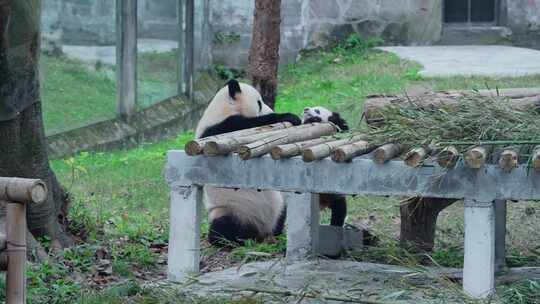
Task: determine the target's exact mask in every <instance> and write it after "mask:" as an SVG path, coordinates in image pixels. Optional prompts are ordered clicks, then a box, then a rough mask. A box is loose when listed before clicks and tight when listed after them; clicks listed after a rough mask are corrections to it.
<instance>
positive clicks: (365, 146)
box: [332, 140, 377, 163]
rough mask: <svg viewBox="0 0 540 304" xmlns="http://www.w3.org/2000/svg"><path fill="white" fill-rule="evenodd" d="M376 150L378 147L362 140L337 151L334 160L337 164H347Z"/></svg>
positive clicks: (333, 154)
mask: <svg viewBox="0 0 540 304" xmlns="http://www.w3.org/2000/svg"><path fill="white" fill-rule="evenodd" d="M376 148H377V146H376V145H374V144H370V143H369V142H367V141H365V140H360V141H357V142H354V143H352V144H347V145H343V146H341V147H338V148H337V149H335V150H334V151H333V152H332V160H333V161H335V162H336V163H346V162H349V161H351V160H352V159H353V158H355V157H357V156H359V155H363V154H367V153H370V152H371V151H373V150H374V149H376Z"/></svg>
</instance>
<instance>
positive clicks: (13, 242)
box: [0, 177, 47, 304]
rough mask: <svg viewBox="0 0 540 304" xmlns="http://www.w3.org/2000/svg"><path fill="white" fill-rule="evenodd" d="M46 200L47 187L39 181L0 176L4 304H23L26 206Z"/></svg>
mask: <svg viewBox="0 0 540 304" xmlns="http://www.w3.org/2000/svg"><path fill="white" fill-rule="evenodd" d="M46 199H47V187H46V186H45V183H43V182H42V181H40V180H35V179H23V178H5V177H0V203H1V205H2V209H5V231H0V239H1V240H0V242H1V244H2V245H3V246H2V247H1V248H0V252H1V255H0V256H1V258H0V270H2V271H6V270H7V277H6V281H7V282H6V303H7V304H21V303H26V205H27V204H39V203H42V202H44V201H45V200H46Z"/></svg>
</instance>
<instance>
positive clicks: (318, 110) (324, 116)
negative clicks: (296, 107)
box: [302, 106, 334, 123]
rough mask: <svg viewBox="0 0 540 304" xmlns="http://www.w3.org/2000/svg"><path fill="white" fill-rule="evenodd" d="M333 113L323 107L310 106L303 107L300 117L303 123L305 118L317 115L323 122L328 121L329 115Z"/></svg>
mask: <svg viewBox="0 0 540 304" xmlns="http://www.w3.org/2000/svg"><path fill="white" fill-rule="evenodd" d="M333 114H334V113H333V112H332V111H330V110H328V109H327V108H324V107H320V106H319V107H312V108H305V109H304V116H303V117H302V123H305V122H306V121H307V120H309V119H310V118H313V117H319V118H320V119H321V120H322V121H323V122H328V121H329V119H330V117H332V115H333Z"/></svg>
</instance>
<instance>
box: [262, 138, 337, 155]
mask: <svg viewBox="0 0 540 304" xmlns="http://www.w3.org/2000/svg"><path fill="white" fill-rule="evenodd" d="M329 141H332V139H331V138H315V139H310V140H305V141H301V142H298V143H292V144H286V145H279V146H277V147H274V148H273V149H272V151H270V155H271V156H272V159H274V160H278V159H282V158H289V157H293V156H296V155H300V154H302V150H304V149H306V148H309V147H313V146H316V145H320V144H323V143H325V142H329Z"/></svg>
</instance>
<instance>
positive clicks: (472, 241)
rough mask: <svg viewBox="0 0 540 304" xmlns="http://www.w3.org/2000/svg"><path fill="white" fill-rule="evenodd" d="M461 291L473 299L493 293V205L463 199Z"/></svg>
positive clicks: (491, 203)
mask: <svg viewBox="0 0 540 304" xmlns="http://www.w3.org/2000/svg"><path fill="white" fill-rule="evenodd" d="M464 260H465V261H464V266H463V290H464V292H465V293H466V294H468V295H470V296H471V297H473V298H476V299H483V298H487V297H489V296H490V295H492V294H493V292H494V291H495V204H494V203H493V202H486V203H483V202H477V201H474V200H468V199H466V200H465V257H464Z"/></svg>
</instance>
